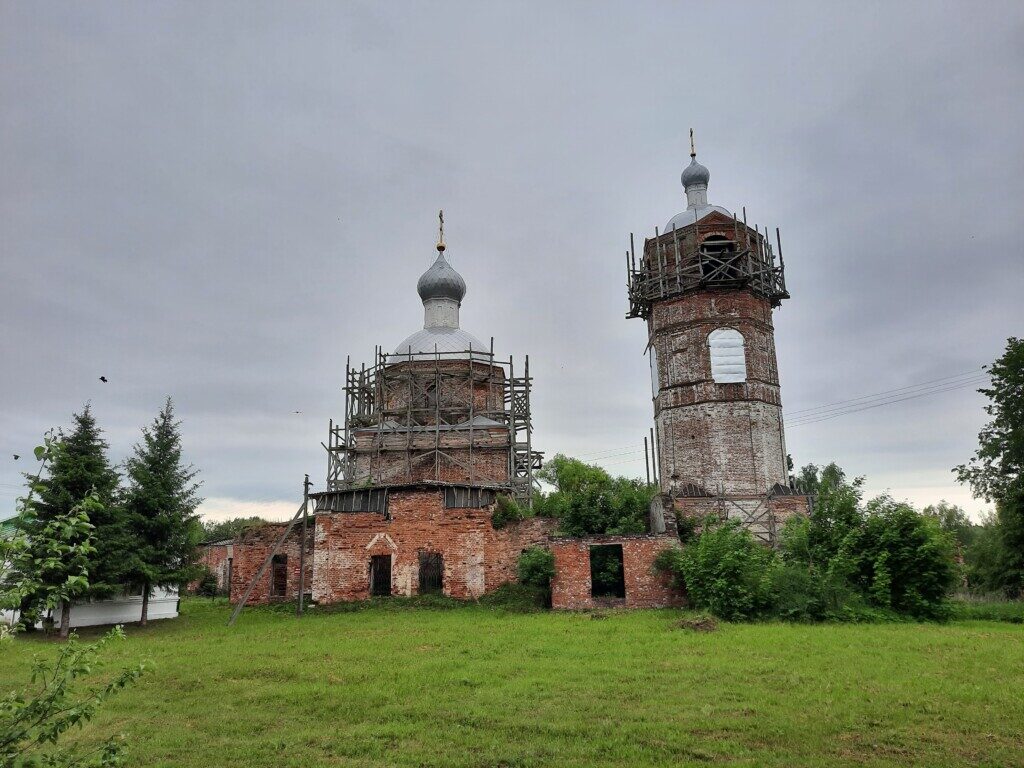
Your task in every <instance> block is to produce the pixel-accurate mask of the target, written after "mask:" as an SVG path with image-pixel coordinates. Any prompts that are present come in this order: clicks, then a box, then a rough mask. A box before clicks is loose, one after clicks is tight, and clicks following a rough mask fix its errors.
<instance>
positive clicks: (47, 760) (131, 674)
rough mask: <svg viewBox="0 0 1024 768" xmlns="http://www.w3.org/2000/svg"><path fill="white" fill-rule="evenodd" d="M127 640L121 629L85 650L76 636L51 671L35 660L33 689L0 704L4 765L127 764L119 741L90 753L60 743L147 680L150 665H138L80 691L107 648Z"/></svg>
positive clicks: (110, 741)
mask: <svg viewBox="0 0 1024 768" xmlns="http://www.w3.org/2000/svg"><path fill="white" fill-rule="evenodd" d="M123 638H124V633H123V631H122V630H121V628H120V627H116V628H114V629H112V630H111V631H110V632H109V633H108V634H107V635H106V636H105V637H103V638H102V639H100V640H99V641H98V642H96V643H93V644H91V645H81V644H80V643H79V642H78V638H77V636H76V635H75V634H74V633H72V634H71V635H70V637H69V639H68V642H67V643H66V644H65V645H64V646H63V647H62V648H61V651H60V653H59V654H58V655H57V658H56V660H55V661H54V662H53V664H52V665H50V664H48V663H47V662H45V661H43V660H41V659H40V658H39V657H36V658H35V660H34V661H33V662H32V684H31V686H30V687H28V688H26V689H25V690H22V691H17V692H12V693H9V694H7V695H6V696H5V697H4V698H3V699H0V764H2V765H4V766H11V767H12V768H20V767H22V766H24V767H26V768H27V766H32V765H46V766H53V767H54V768H63V767H65V766H66V767H70V766H76V767H81V768H86V767H88V766H95V767H97V768H99V767H101V766H102V767H103V768H106V767H107V766H115V765H121V764H122V759H121V758H122V749H123V747H122V744H121V742H120V741H117V740H114V739H108V740H106V741H104V742H102V743H100V744H99V746H97V747H95V748H93V749H92V750H89V751H88V752H82V751H80V750H74V749H65V748H63V747H61V746H58V744H57V742H58V741H59V740H60V738H61V737H62V736H63V735H64V734H65V733H66V732H67V731H68V730H70V729H71V728H72V727H74V726H78V727H82V726H84V725H85V723H87V722H88V721H89V720H91V719H92V718H93V716H94V715H95V714H96V712H97V710H98V709H99V708H100V706H101V705H102V704H103V702H104V701H106V699H107V698H109V697H110V696H111V695H112V694H114V693H116V692H117V691H120V690H121V689H123V688H125V687H126V686H128V685H130V684H131V683H133V682H134V681H135V680H136V679H138V677H139V676H140V675H141V674H142V672H143V669H144V667H145V664H144V663H139V664H137V665H135V666H133V667H128V668H126V669H124V670H122V671H121V672H120V673H119V674H117V675H115V676H114V677H113V678H112V679H110V680H108V681H107V682H106V683H105V684H104V685H102V686H100V687H98V688H90V689H88V690H86V691H85V692H83V693H78V692H76V691H75V685H74V684H75V681H76V680H77V679H78V678H80V677H82V676H85V675H90V674H92V673H93V672H94V670H95V667H96V665H97V658H98V656H99V655H100V652H101V651H102V650H103V648H104V647H105V646H106V645H107V644H108V643H109V642H111V641H112V640H114V639H123ZM6 642H10V640H7V641H6Z"/></svg>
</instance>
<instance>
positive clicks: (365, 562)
mask: <svg viewBox="0 0 1024 768" xmlns="http://www.w3.org/2000/svg"><path fill="white" fill-rule="evenodd" d="M443 498H444V497H443V490H442V489H441V488H438V487H421V488H416V487H413V488H408V489H392V490H391V491H390V492H389V501H388V517H385V516H384V515H382V514H380V513H377V512H343V513H335V514H327V515H317V522H316V534H315V547H314V562H315V565H314V568H313V599H314V600H316V601H317V602H321V603H335V602H341V601H348V600H364V599H366V598H368V597H369V596H370V558H371V556H373V555H388V556H390V557H391V583H392V593H393V594H397V595H414V594H417V593H418V591H419V556H420V553H421V552H435V553H440V554H441V556H442V559H443V564H444V570H443V592H444V594H446V595H449V596H451V597H455V598H459V599H472V598H477V597H480V596H481V595H483V594H484V593H486V592H491V591H493V590H495V589H497V588H498V587H499V586H501V585H502V584H505V583H508V582H510V581H514V580H515V578H516V563H517V561H518V557H519V553H520V551H522V550H523V549H525V548H526V547H528V546H532V545H535V544H542V543H544V542H546V540H547V537H548V536H549V535H550V534H551V532H552V531H553V530H554V526H555V521H553V520H545V519H542V518H532V519H528V520H524V521H522V522H519V523H514V524H512V525H509V526H507V527H506V528H503V529H500V530H495V528H494V527H493V525H492V524H491V515H492V514H493V511H494V506H493V505H490V506H486V507H480V508H459V509H449V508H445V506H444V500H443Z"/></svg>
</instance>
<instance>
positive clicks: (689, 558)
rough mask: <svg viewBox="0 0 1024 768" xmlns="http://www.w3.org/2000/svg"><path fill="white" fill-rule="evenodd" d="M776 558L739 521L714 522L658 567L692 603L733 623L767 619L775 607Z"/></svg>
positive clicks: (666, 555)
mask: <svg viewBox="0 0 1024 768" xmlns="http://www.w3.org/2000/svg"><path fill="white" fill-rule="evenodd" d="M775 566H776V556H775V554H774V553H773V552H772V551H771V550H770V549H768V548H767V547H765V546H763V545H761V544H759V543H758V542H757V541H755V540H754V537H753V536H751V535H750V533H749V532H748V531H747V530H746V529H744V528H743V526H742V525H741V524H740V523H739V522H738V521H736V520H727V521H722V522H711V523H709V524H708V525H706V526H705V527H704V530H703V532H702V533H701V535H700V536H699V537H698V538H697V540H696V541H695V542H693V543H691V544H689V545H688V546H687V547H685V548H684V549H683V550H682V551H679V550H675V549H668V550H665V551H664V552H662V553H660V554H659V556H658V558H657V559H656V560H655V567H656V568H660V569H664V570H668V571H669V572H670V573H672V575H673V580H674V581H675V583H676V584H677V585H680V586H685V588H686V593H687V596H688V598H689V600H690V604H691V605H692V606H693V607H694V608H697V609H700V610H707V611H710V612H711V613H713V614H715V615H716V616H718V617H719V618H722V619H726V620H729V621H737V620H741V619H751V618H755V617H758V616H762V615H764V614H765V613H766V612H767V611H768V610H769V608H770V607H771V603H772V592H771V573H772V570H773V568H774V567H775Z"/></svg>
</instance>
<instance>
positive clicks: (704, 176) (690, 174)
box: [665, 128, 732, 232]
mask: <svg viewBox="0 0 1024 768" xmlns="http://www.w3.org/2000/svg"><path fill="white" fill-rule="evenodd" d="M679 179H680V181H682V182H683V190H684V191H685V192H686V210H685V211H683V212H682V213H678V214H676V215H675V216H673V217H672V218H671V219H669V222H668V224H666V225H665V231H666V232H671V231H672V230H673V229H682V228H683V227H686V226H689V225H690V224H693V223H694V222H696V221H699V220H700V219H702V218H704V217H705V216H707V215H708V214H709V213H711V212H712V211H718V212H719V213H724V214H725V215H726V216H732V214H731V213H730V212H729V211H727V210H726V209H725V208H723V207H722V206H720V205H709V204H708V184H709V183H710V182H711V171H709V170H708V169H707V167H706V166H704V165H701V164H700V163H698V162H697V149H696V147H695V145H694V142H693V129H692V128H691V129H690V164H689V165H688V166H686V168H684V169H683V173H682V175H681V176H680V177H679Z"/></svg>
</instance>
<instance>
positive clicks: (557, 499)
mask: <svg viewBox="0 0 1024 768" xmlns="http://www.w3.org/2000/svg"><path fill="white" fill-rule="evenodd" d="M538 477H540V479H541V480H543V481H545V482H547V483H550V484H551V485H553V486H554V490H553V491H552V492H550V493H547V494H544V495H541V496H539V497H536V498H535V499H534V514H536V515H538V516H540V517H557V518H560V523H559V528H560V530H561V531H562V532H563V533H565V534H567V535H569V536H587V535H591V534H601V533H611V534H628V533H643V532H644V531H646V530H647V514H648V508H649V506H650V502H651V498H652V497H653V496H654V492H655V489H654V486H651V485H647V484H646V483H644V482H643V481H641V480H632V479H629V478H625V477H614V478H613V477H612V476H611V475H609V474H608V473H607V472H606V471H605V470H603V469H601V468H600V467H595V466H593V465H590V464H584V463H583V462H582V461H579V460H577V459H570V458H568V457H567V456H563V455H561V454H558V455H556V456H555V457H554V458H553V459H551V460H550V461H549V462H547V463H546V464H545V465H544V468H543V469H542V470H540V472H538Z"/></svg>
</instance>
